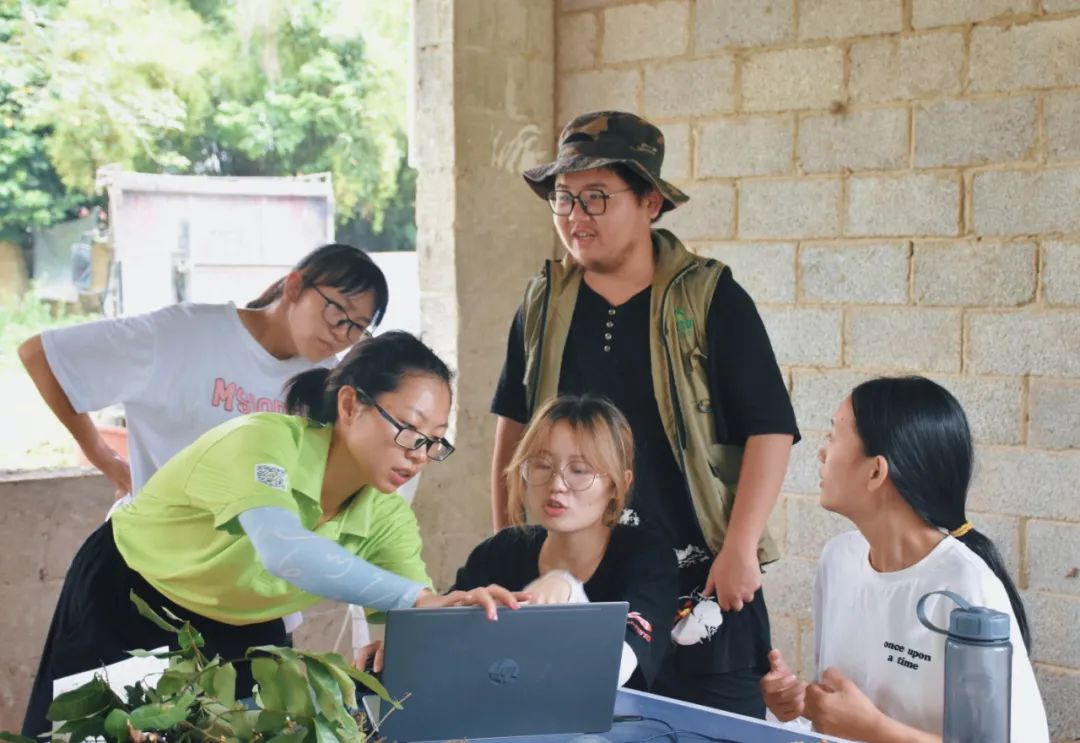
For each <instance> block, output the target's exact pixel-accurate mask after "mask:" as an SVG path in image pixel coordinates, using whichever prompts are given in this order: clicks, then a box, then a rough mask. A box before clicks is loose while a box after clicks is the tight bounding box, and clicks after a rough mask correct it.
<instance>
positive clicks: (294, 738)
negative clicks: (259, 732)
mask: <svg viewBox="0 0 1080 743" xmlns="http://www.w3.org/2000/svg"><path fill="white" fill-rule="evenodd" d="M307 736H308V729H307V728H306V727H304V726H303V725H297V726H296V727H294V728H293V729H292V730H286V731H284V732H283V733H281V734H280V735H275V736H274V737H273V738H271V739H270V740H268V741H267V743H303V740H304V739H305V738H307Z"/></svg>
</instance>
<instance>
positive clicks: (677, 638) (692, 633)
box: [671, 595, 724, 645]
mask: <svg viewBox="0 0 1080 743" xmlns="http://www.w3.org/2000/svg"><path fill="white" fill-rule="evenodd" d="M688 599H689V601H690V602H692V601H695V600H696V601H697V603H696V604H695V605H694V607H693V609H690V611H689V612H688V613H686V615H685V616H683V618H682V619H680V620H679V621H678V622H676V623H675V626H674V627H673V628H672V630H671V640H672V642H674V643H675V644H676V645H697V644H698V643H702V642H706V641H708V640H710V639H712V636H713V635H715V634H716V631H717V630H718V629H720V625H722V624H723V623H724V615H723V613H722V612H721V611H720V604H718V603H716V599H715V598H713V597H711V596H710V597H708V598H701V597H700V596H696V595H695V596H691V597H688ZM687 608H689V607H687ZM683 611H686V609H684V610H683Z"/></svg>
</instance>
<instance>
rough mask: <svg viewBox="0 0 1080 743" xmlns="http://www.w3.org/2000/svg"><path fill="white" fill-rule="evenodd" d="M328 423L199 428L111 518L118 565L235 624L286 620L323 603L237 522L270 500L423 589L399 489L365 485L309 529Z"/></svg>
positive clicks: (314, 518)
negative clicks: (273, 563) (273, 564)
mask: <svg viewBox="0 0 1080 743" xmlns="http://www.w3.org/2000/svg"><path fill="white" fill-rule="evenodd" d="M331 431H332V428H331V427H329V426H321V425H318V424H315V423H312V422H310V421H308V420H307V419H306V418H300V417H296V416H289V415H280V414H277V413H255V414H253V415H246V416H240V417H237V418H234V419H233V420H230V421H229V422H227V423H224V424H222V425H220V426H217V427H216V428H213V429H211V430H210V431H208V432H207V433H205V434H203V435H202V436H200V437H199V439H198V440H196V441H195V443H193V444H192V445H191V446H189V447H187V448H186V449H184V450H183V451H181V452H180V453H179V454H177V455H176V456H175V457H173V458H172V459H170V460H169V461H168V462H167V463H166V464H165V465H164V466H163V467H162V468H161V469H159V470H158V471H157V473H156V474H155V475H154V476H153V477H151V478H150V480H149V481H148V482H147V483H146V486H145V487H144V488H143V489H142V491H141V492H140V493H139V495H138V497H136V498H135V499H134V500H133V501H132V503H131V504H130V505H128V506H127V507H125V508H121V509H119V510H117V512H116V513H114V514H113V518H112V522H113V535H114V538H115V539H116V546H117V548H118V549H119V551H120V554H121V555H123V557H124V561H125V562H126V563H127V564H128V566H129V567H130V568H131V569H132V570H135V571H136V572H138V573H139V574H140V575H142V577H143V578H145V579H146V581H147V582H148V583H149V584H150V585H152V586H153V587H154V588H156V589H157V590H158V591H160V592H161V593H162V594H164V595H165V596H167V597H168V598H169V599H171V600H173V601H175V602H176V603H177V604H179V605H180V606H183V607H185V608H186V609H189V610H190V611H193V612H195V613H197V614H200V615H202V616H204V617H209V618H210V619H214V620H217V621H219V622H225V623H228V624H234V625H243V624H254V623H256V622H266V621H269V620H272V619H278V618H280V617H284V616H286V615H287V614H291V613H293V612H295V611H300V610H301V609H304V608H306V607H308V606H311V605H312V604H315V603H317V602H318V601H320V600H322V599H321V597H319V596H315V595H313V594H310V593H306V592H305V591H301V590H300V589H298V588H296V587H295V586H293V585H292V584H290V583H288V582H287V581H284V580H282V579H280V578H275V577H274V576H273V575H271V574H270V573H268V572H267V571H266V569H265V568H263V566H262V563H261V562H260V560H259V557H258V555H257V554H256V552H255V548H254V546H253V545H252V544H251V540H249V539H248V538H247V536H246V535H245V534H244V532H243V529H241V528H240V523H239V521H238V520H237V516H239V515H240V514H241V513H243V512H244V511H247V510H249V509H252V508H262V507H265V506H275V507H278V508H286V509H288V510H289V511H292V512H293V513H295V514H296V515H297V516H298V517H299V518H300V521H301V523H302V524H303V525H304V526H305V527H306V528H308V529H310V530H312V531H314V532H315V533H316V534H319V535H321V536H323V537H326V538H327V539H330V540H332V541H334V542H337V543H338V544H340V545H341V546H342V547H344V548H345V549H347V550H349V552H351V553H353V554H354V555H356V556H357V557H359V558H361V559H363V560H367V561H368V562H370V563H372V564H374V565H377V566H379V567H381V568H384V569H386V570H389V571H391V572H393V573H397V574H398V575H400V576H403V577H405V578H408V579H410V580H414V581H416V582H418V583H424V584H427V585H429V586H430V585H431V579H430V578H429V577H428V575H427V569H426V568H425V566H424V562H423V560H422V559H421V558H420V547H421V543H420V528H419V526H418V524H417V523H416V517H415V516H414V515H413V512H412V509H411V508H409V506H408V504H407V503H405V501H404V500H403V499H402V498H401V497H400V496H399V495H397V494H396V493H383V492H380V491H378V490H376V489H375V488H373V487H365V488H363V489H362V490H360V491H359V492H358V493H356V494H355V495H354V496H353V498H352V500H351V502H349V503H348V504H347V505H346V507H345V508H343V509H342V510H341V512H340V513H338V515H337V516H335V517H334V518H333V519H331V520H330V521H328V522H326V523H325V524H323V525H322V526H320V527H319V528H317V529H316V528H315V525H316V524H317V523H318V522H319V519H320V518H321V517H322V506H321V503H320V494H321V491H322V481H323V473H324V471H325V469H326V457H327V453H328V452H329V448H330V435H331ZM372 617H373V618H374V619H376V620H378V619H379V617H378V616H376V615H374V614H373V615H372Z"/></svg>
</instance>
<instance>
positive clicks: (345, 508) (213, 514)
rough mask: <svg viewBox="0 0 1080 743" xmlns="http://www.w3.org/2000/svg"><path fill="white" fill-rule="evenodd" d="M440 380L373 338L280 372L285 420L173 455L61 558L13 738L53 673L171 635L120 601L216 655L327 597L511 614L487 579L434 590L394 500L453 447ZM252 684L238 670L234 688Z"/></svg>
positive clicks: (404, 510) (260, 416)
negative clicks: (188, 632)
mask: <svg viewBox="0 0 1080 743" xmlns="http://www.w3.org/2000/svg"><path fill="white" fill-rule="evenodd" d="M450 377H451V373H450V370H449V369H448V368H447V367H446V364H444V363H443V362H442V361H441V360H440V359H439V358H438V356H436V355H435V353H434V352H433V351H431V349H429V348H428V347H427V346H425V345H424V344H423V343H421V342H420V341H419V340H417V339H416V338H414V337H413V336H411V335H409V334H408V333H402V332H392V333H386V334H383V335H380V336H378V337H377V338H374V339H372V340H369V341H367V342H365V343H361V344H358V345H357V346H355V347H354V348H353V349H352V351H350V352H349V354H348V355H347V356H346V357H345V359H344V360H343V361H342V362H341V363H340V364H338V365H337V366H336V367H335V368H333V369H313V370H311V371H308V372H304V373H303V374H300V375H298V376H296V377H294V378H293V379H292V381H291V382H290V383H289V387H288V395H287V400H286V404H287V407H288V410H289V411H290V412H292V413H296V414H297V415H281V414H276V413H257V414H254V415H249V416H243V417H240V418H236V419H234V420H232V421H229V422H227V423H225V424H223V425H221V426H218V427H216V428H214V429H212V430H210V431H209V432H208V433H206V434H204V435H203V436H201V437H200V438H199V439H198V440H196V441H195V443H193V444H192V445H191V446H189V447H188V448H186V449H184V450H183V451H181V452H180V453H179V454H177V455H176V456H175V457H173V458H172V459H171V460H169V461H168V462H167V463H166V464H165V465H164V466H163V467H162V468H161V469H160V470H158V472H157V473H156V474H155V475H154V476H153V477H152V478H151V479H150V480H149V481H148V482H147V484H146V487H145V488H144V489H143V490H142V492H141V493H140V494H139V496H138V497H137V498H136V499H135V500H134V501H133V502H132V503H131V504H129V505H128V506H126V507H125V508H123V509H120V510H119V511H117V512H116V513H115V514H114V516H113V518H112V520H111V521H110V522H107V523H105V524H104V525H102V526H101V527H100V528H99V529H98V530H97V531H96V532H94V534H92V535H91V536H90V538H89V539H87V541H86V542H85V543H84V544H83V546H82V548H81V549H80V550H79V552H78V554H77V555H76V556H75V559H74V561H73V562H72V565H71V568H70V569H69V570H68V574H67V577H66V579H65V581H64V587H63V589H62V591H61V594H60V600H59V603H58V605H57V608H56V612H55V614H54V616H53V621H52V625H51V627H50V629H49V635H48V639H47V640H46V644H45V649H44V651H43V652H42V658H41V666H40V668H39V670H38V675H37V679H36V680H35V684H34V689H33V692H32V694H31V698H30V703H29V705H28V708H27V712H26V718H25V720H24V723H23V734H24V735H27V736H34V735H37V734H39V733H42V732H45V731H47V730H48V728H49V723H48V721H47V720H46V719H45V711H46V710H47V709H48V705H49V702H50V701H51V698H52V682H53V680H54V679H56V678H61V677H63V676H66V675H69V674H72V673H77V672H80V671H85V670H88V669H91V668H96V667H99V666H101V665H102V664H108V663H114V662H116V661H119V660H122V659H124V658H126V657H127V652H126V651H127V650H130V649H134V648H140V647H142V648H152V647H158V646H161V645H165V644H169V643H174V642H175V639H176V638H175V635H172V634H170V633H167V632H163V631H162V630H160V629H159V628H157V627H156V626H155V625H153V624H152V623H151V622H149V621H147V620H145V619H144V618H143V617H141V616H140V615H139V614H138V612H137V611H136V610H135V607H134V606H133V605H132V604H131V602H130V600H129V597H128V596H129V593H130V592H131V591H135V592H136V593H137V594H139V595H140V596H142V598H144V599H145V600H146V601H147V602H148V603H149V604H150V605H151V606H153V607H161V606H165V607H168V608H169V609H170V610H171V611H173V612H175V613H176V614H177V615H178V616H180V617H181V618H184V619H190V620H191V622H192V623H193V624H194V625H195V627H196V628H197V629H198V630H199V631H200V632H201V633H202V634H203V636H204V638H205V640H206V650H207V652H208V653H210V654H214V653H217V654H220V655H222V656H223V657H225V658H229V659H233V658H239V657H242V656H243V655H244V653H245V651H246V650H247V648H249V647H252V646H256V645H264V644H282V643H283V642H284V640H285V634H284V628H283V625H282V623H281V621H280V620H281V618H282V617H283V616H285V615H287V614H289V613H291V612H294V611H299V610H301V609H304V608H306V607H308V606H311V605H312V604H315V603H316V602H318V601H320V600H321V599H323V598H330V599H334V600H339V601H344V602H348V603H351V604H357V605H362V606H365V607H367V609H368V610H369V611H372V612H373V613H379V612H382V611H385V610H387V609H392V608H399V607H408V606H418V607H424V606H450V605H462V604H480V605H482V606H484V607H485V608H486V609H487V612H488V616H489V617H491V618H493V619H494V617H495V606H496V603H501V604H505V605H506V606H509V607H511V608H516V607H517V598H518V597H519V596H520V594H512V593H510V592H509V591H506V590H505V589H503V588H500V587H498V586H491V587H488V588H481V589H476V590H473V591H455V592H452V593H450V594H448V595H445V596H440V595H439V594H437V593H435V592H433V591H432V590H431V589H430V585H431V580H430V579H429V578H428V576H427V571H426V568H425V566H424V563H423V560H421V558H420V546H421V545H420V535H419V528H418V526H417V523H416V518H415V517H414V516H413V512H412V510H411V509H410V508H409V506H408V505H407V504H406V503H405V502H404V501H403V500H402V499H401V498H400V497H398V496H397V495H396V494H394V491H395V490H396V489H397V488H399V487H401V486H402V485H403V484H404V483H405V482H406V481H408V480H409V479H410V478H412V477H414V476H415V475H416V474H417V473H418V472H419V471H420V469H422V468H423V467H424V466H425V465H426V464H427V463H428V461H429V460H435V461H441V460H443V459H446V457H448V456H449V455H450V454H451V453H452V452H453V450H454V448H453V446H452V445H451V444H450V443H449V442H448V441H447V440H446V438H445V435H446V431H447V419H448V417H449V413H450V401H451V390H450ZM252 683H253V682H252V679H251V676H250V672H249V669H248V668H247V664H240V666H239V667H238V680H237V693H238V695H246V694H249V693H250V692H251V686H252Z"/></svg>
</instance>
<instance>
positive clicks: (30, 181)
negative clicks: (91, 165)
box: [0, 0, 89, 243]
mask: <svg viewBox="0 0 1080 743" xmlns="http://www.w3.org/2000/svg"><path fill="white" fill-rule="evenodd" d="M21 10H22V9H21V7H20V5H19V4H18V3H15V2H12V1H11V0H0V239H6V240H10V241H12V242H15V243H20V242H22V241H23V240H24V239H25V237H26V231H27V230H31V229H35V228H39V227H45V226H47V225H50V224H53V223H55V222H57V221H60V220H61V219H63V218H64V217H65V216H67V215H68V214H69V213H70V212H71V211H72V210H74V209H76V208H78V207H79V206H82V205H84V204H86V203H88V201H89V200H88V199H87V197H86V196H85V195H83V194H79V193H77V192H71V191H69V190H67V189H66V188H65V187H64V185H63V183H62V182H61V180H60V175H59V174H58V173H57V172H56V169H55V168H54V167H53V165H52V163H51V162H50V161H49V158H48V155H47V154H46V152H45V138H44V132H42V131H41V130H39V129H38V128H37V127H36V126H35V125H34V124H33V123H32V122H31V121H30V120H29V118H28V117H27V111H26V109H27V106H28V104H29V103H31V102H33V101H34V100H35V99H36V97H37V96H39V95H40V93H41V88H42V86H43V85H44V84H45V82H46V80H47V77H46V74H45V69H44V66H43V65H42V64H41V61H40V60H36V59H34V58H33V57H32V56H30V55H27V54H25V50H24V49H23V47H21V46H20V45H18V44H15V43H12V39H13V38H14V37H16V36H17V34H19V33H20V31H21V30H22V29H23V28H24V26H25V25H26V24H27V23H33V21H24V20H23V18H22V15H21V13H20V11H21ZM48 10H49V6H48V5H47V4H45V3H42V4H41V7H40V9H39V11H40V14H42V15H43V14H45V13H47V12H48Z"/></svg>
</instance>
